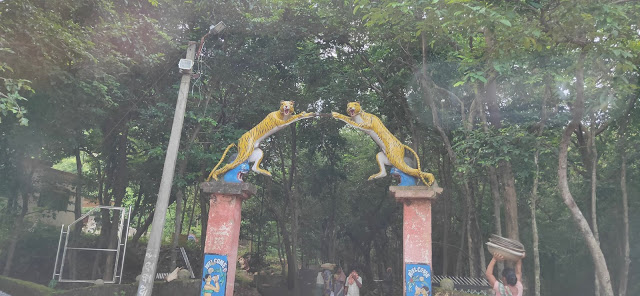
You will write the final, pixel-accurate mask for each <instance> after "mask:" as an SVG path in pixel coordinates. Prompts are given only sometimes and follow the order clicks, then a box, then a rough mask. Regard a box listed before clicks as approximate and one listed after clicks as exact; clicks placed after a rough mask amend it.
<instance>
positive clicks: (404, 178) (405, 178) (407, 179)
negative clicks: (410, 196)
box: [391, 167, 420, 186]
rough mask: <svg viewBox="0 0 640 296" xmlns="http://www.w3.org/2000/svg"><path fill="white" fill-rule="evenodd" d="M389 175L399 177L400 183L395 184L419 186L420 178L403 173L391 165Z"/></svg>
mask: <svg viewBox="0 0 640 296" xmlns="http://www.w3.org/2000/svg"><path fill="white" fill-rule="evenodd" d="M391 175H392V176H394V177H396V178H398V179H400V183H398V184H397V185H396V186H419V185H420V184H419V182H420V180H418V178H416V177H413V176H410V175H407V174H405V173H404V172H403V171H401V170H399V169H397V168H395V167H392V168H391Z"/></svg>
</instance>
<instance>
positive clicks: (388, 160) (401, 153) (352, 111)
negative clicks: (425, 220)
mask: <svg viewBox="0 0 640 296" xmlns="http://www.w3.org/2000/svg"><path fill="white" fill-rule="evenodd" d="M347 114H349V116H350V117H347V116H344V115H342V114H340V113H337V112H331V115H332V116H333V117H334V118H336V119H340V120H342V121H344V122H346V123H348V124H350V125H352V126H354V127H355V128H357V129H360V130H362V131H364V132H365V133H367V134H368V135H369V136H371V138H372V139H373V141H375V142H376V144H378V146H379V147H380V149H382V152H380V153H378V155H376V159H377V160H378V165H379V166H380V172H378V173H377V174H374V175H372V176H371V177H369V180H372V179H377V178H382V177H384V176H386V175H387V170H386V169H385V167H384V166H385V165H390V166H394V167H395V168H397V169H398V170H400V171H402V172H404V173H406V174H407V175H410V176H413V177H416V178H418V179H420V180H422V182H423V183H424V184H426V185H427V186H430V185H431V184H433V182H434V180H435V179H434V177H433V175H432V174H430V173H425V172H422V171H421V169H420V159H419V158H418V155H417V154H416V152H415V151H413V149H411V147H409V146H407V145H404V144H402V142H400V141H399V140H398V139H397V138H396V137H395V136H393V134H391V132H390V131H389V130H388V129H387V127H385V126H384V124H383V123H382V121H381V120H380V118H378V117H377V116H375V115H373V114H370V113H366V112H364V111H362V108H361V107H360V103H358V102H350V103H348V104H347ZM405 150H409V151H411V153H413V156H414V157H415V160H416V162H417V164H418V168H417V169H415V168H412V167H411V166H409V165H408V164H407V163H406V161H405ZM425 179H426V180H425Z"/></svg>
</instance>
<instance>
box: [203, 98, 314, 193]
mask: <svg viewBox="0 0 640 296" xmlns="http://www.w3.org/2000/svg"><path fill="white" fill-rule="evenodd" d="M293 113H294V108H293V101H280V110H278V111H274V112H271V113H269V115H267V117H265V118H264V119H263V120H262V121H261V122H260V123H258V125H256V126H255V127H253V128H252V129H251V130H249V131H248V132H246V133H245V134H244V135H242V137H240V140H238V145H237V147H238V156H237V157H236V159H235V160H234V161H233V162H231V163H229V164H226V165H225V166H223V167H222V168H221V169H218V166H220V164H221V163H222V161H223V160H224V158H225V156H226V155H227V152H228V151H229V149H231V147H233V146H236V144H234V143H232V144H231V145H229V146H228V147H227V149H226V150H225V151H224V153H223V154H222V158H221V159H220V162H218V164H217V165H216V166H215V168H213V170H212V171H211V173H210V174H209V177H208V178H207V181H208V180H210V179H211V178H213V179H215V180H218V177H219V176H220V175H222V174H224V173H226V172H227V171H229V170H231V169H233V168H235V167H237V166H238V165H240V164H242V163H243V162H245V161H248V162H253V167H252V168H251V169H252V170H253V171H254V172H256V173H259V174H263V175H267V176H271V173H269V172H268V171H267V170H264V169H261V168H260V162H262V156H263V155H264V153H263V152H262V150H261V149H260V148H258V146H260V142H261V141H262V140H264V139H265V138H267V137H268V136H270V135H272V134H273V133H275V132H277V131H279V130H281V129H283V128H285V127H286V126H288V125H289V124H291V123H293V122H296V121H298V120H300V119H303V118H309V117H312V116H314V115H315V114H314V113H309V112H301V113H300V114H296V115H293Z"/></svg>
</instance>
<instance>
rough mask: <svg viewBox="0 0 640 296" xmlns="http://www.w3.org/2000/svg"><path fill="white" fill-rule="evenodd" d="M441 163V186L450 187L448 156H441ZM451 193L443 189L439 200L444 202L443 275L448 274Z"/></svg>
mask: <svg viewBox="0 0 640 296" xmlns="http://www.w3.org/2000/svg"><path fill="white" fill-rule="evenodd" d="M441 163H442V165H441V173H440V176H443V177H442V181H443V187H444V188H452V187H453V186H452V184H451V183H453V181H452V179H453V178H452V177H451V170H450V165H447V164H448V163H450V162H449V161H448V158H447V157H446V156H445V157H442V161H441ZM451 196H452V195H451V193H450V192H449V190H445V191H443V196H442V198H441V201H442V202H443V203H444V205H443V206H444V219H443V221H444V223H443V227H442V228H443V229H442V231H443V233H442V274H443V275H448V274H449V232H450V231H451V230H450V228H451V226H450V223H451V221H450V220H451V219H450V213H449V207H450V199H451Z"/></svg>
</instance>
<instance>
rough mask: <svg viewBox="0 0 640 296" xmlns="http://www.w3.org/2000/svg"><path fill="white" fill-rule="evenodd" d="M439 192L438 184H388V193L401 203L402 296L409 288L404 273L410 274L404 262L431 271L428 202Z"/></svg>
mask: <svg viewBox="0 0 640 296" xmlns="http://www.w3.org/2000/svg"><path fill="white" fill-rule="evenodd" d="M441 192H442V188H440V187H438V185H437V184H434V185H433V186H431V187H426V186H390V187H389V194H390V195H391V196H392V197H394V198H395V199H396V201H398V202H401V203H403V205H404V207H403V217H402V222H403V226H402V237H403V244H402V248H403V250H402V252H403V270H404V272H403V278H404V281H403V283H404V284H403V295H407V291H408V288H407V285H408V280H407V274H413V272H408V270H407V264H411V266H416V265H417V266H422V265H429V270H431V269H430V266H431V264H432V247H431V202H432V201H434V200H435V199H436V197H437V195H438V193H441ZM430 282H431V281H430V279H429V283H430ZM429 286H430V284H429ZM412 289H415V287H412ZM412 293H413V291H412ZM412 295H413V294H412Z"/></svg>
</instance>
